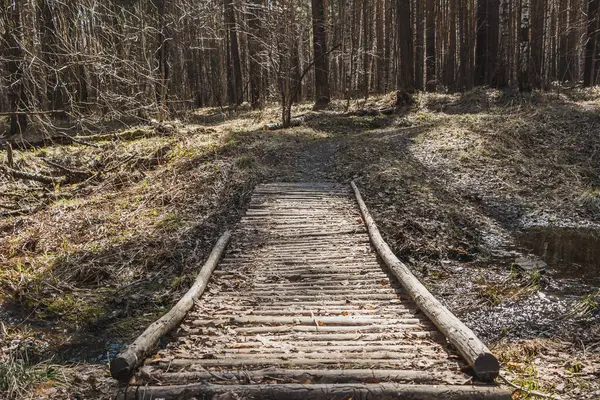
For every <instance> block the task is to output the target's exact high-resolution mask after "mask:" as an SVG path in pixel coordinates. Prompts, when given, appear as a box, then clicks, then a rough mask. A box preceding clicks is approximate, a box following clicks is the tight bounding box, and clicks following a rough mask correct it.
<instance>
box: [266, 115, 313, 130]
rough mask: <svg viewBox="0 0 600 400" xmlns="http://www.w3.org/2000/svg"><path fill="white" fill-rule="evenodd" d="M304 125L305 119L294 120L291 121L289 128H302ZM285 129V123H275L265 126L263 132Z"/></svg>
mask: <svg viewBox="0 0 600 400" xmlns="http://www.w3.org/2000/svg"><path fill="white" fill-rule="evenodd" d="M303 123H304V118H292V119H290V123H289V125H288V126H287V127H288V128H291V127H294V126H300V125H302V124H303ZM283 128H285V126H284V125H283V122H273V123H270V124H265V125H264V126H263V130H265V131H276V130H278V129H283Z"/></svg>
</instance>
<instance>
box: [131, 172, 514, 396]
mask: <svg viewBox="0 0 600 400" xmlns="http://www.w3.org/2000/svg"><path fill="white" fill-rule="evenodd" d="M175 336H176V337H175V338H174V339H173V340H172V341H171V342H170V343H169V344H168V345H167V346H166V347H164V348H163V349H162V350H160V351H159V352H158V353H156V355H155V356H153V357H151V358H149V359H147V360H146V361H145V363H144V365H143V367H142V368H141V369H140V371H139V372H138V374H137V375H136V378H135V385H134V386H131V387H130V388H129V391H128V393H129V394H128V395H127V396H126V397H127V398H146V399H149V398H193V397H195V398H213V397H212V396H213V395H218V394H219V393H227V392H229V391H232V392H236V393H238V395H240V396H241V397H240V398H269V397H272V398H289V399H292V398H328V399H329V398H335V399H349V398H353V399H355V400H356V399H362V398H365V399H366V398H411V399H412V398H415V399H417V398H419V399H420V398H509V397H507V393H506V392H504V391H502V390H500V389H499V388H497V387H494V386H493V385H483V384H482V385H478V384H477V383H476V382H475V384H474V378H472V377H471V376H469V375H468V374H467V373H465V372H463V371H465V370H467V367H468V366H467V365H466V363H465V362H464V361H463V360H462V359H461V357H460V356H459V355H457V354H456V353H455V352H453V351H452V350H451V349H450V348H449V346H448V345H447V342H446V338H445V337H444V336H443V335H442V334H441V333H440V332H439V331H438V330H437V328H436V327H435V325H434V324H433V323H432V322H431V321H430V320H429V319H428V318H427V317H426V316H425V315H424V314H423V313H422V312H420V310H419V309H418V307H417V306H416V304H415V303H414V302H413V301H412V300H411V299H410V298H409V296H407V295H406V294H405V293H404V292H403V289H402V287H401V286H400V285H399V283H398V282H397V281H396V280H395V279H394V278H393V276H392V275H391V274H390V273H389V272H388V270H387V267H386V266H385V265H384V264H382V262H381V261H380V260H379V259H378V257H377V254H376V252H375V251H374V250H373V248H372V247H371V244H370V240H369V235H368V232H367V230H366V227H365V224H364V222H363V219H362V217H361V214H360V211H359V208H358V207H357V204H356V200H355V199H354V197H353V194H352V191H351V189H350V187H348V186H346V185H338V184H324V183H322V184H318V183H302V184H300V183H294V184H291V183H277V184H266V185H260V186H258V187H257V188H256V189H255V191H254V193H253V196H252V199H251V203H250V207H249V209H248V210H247V213H246V215H245V217H244V218H243V219H242V220H241V222H240V223H239V225H238V226H237V228H236V230H235V231H234V233H233V237H232V241H231V243H230V245H229V248H228V250H227V252H226V254H225V256H224V258H223V259H222V260H221V262H220V264H219V266H218V268H217V269H216V270H215V271H214V273H213V275H212V277H211V280H210V282H209V285H208V288H207V291H206V292H205V293H204V295H203V297H202V298H201V300H200V301H198V302H197V303H196V306H195V307H194V308H193V309H192V311H190V312H189V313H188V315H187V317H186V318H185V320H184V322H183V324H182V325H181V327H180V329H179V330H178V331H177V332H176V335H175ZM232 398H235V397H232Z"/></svg>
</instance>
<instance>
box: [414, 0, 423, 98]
mask: <svg viewBox="0 0 600 400" xmlns="http://www.w3.org/2000/svg"><path fill="white" fill-rule="evenodd" d="M415 5H416V7H415V18H416V22H415V28H416V42H415V89H417V90H423V87H424V85H423V84H424V82H423V79H424V76H425V15H424V9H423V6H424V4H423V0H417V1H416V2H415Z"/></svg>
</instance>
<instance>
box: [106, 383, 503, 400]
mask: <svg viewBox="0 0 600 400" xmlns="http://www.w3.org/2000/svg"><path fill="white" fill-rule="evenodd" d="M225 393H228V394H231V393H237V394H242V395H243V398H245V399H270V400H279V399H285V400H304V399H313V400H326V399H348V398H355V399H383V398H385V399H388V398H389V399H392V398H393V399H415V400H416V399H447V400H458V399H461V400H465V399H490V400H491V399H496V400H509V399H510V398H511V397H510V393H509V392H507V391H506V390H504V389H502V388H499V387H495V386H469V385H410V384H407V385H402V384H397V383H390V382H385V383H376V384H364V383H337V384H308V385H304V384H297V383H290V384H266V385H216V384H210V383H202V382H200V383H191V384H189V385H176V386H129V387H126V388H123V389H121V390H120V391H119V392H118V393H117V397H116V398H117V399H120V400H141V399H189V398H192V397H198V398H202V399H211V398H217V397H218V396H219V395H221V394H225ZM231 398H234V396H231Z"/></svg>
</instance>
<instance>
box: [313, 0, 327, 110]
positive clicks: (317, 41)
mask: <svg viewBox="0 0 600 400" xmlns="http://www.w3.org/2000/svg"><path fill="white" fill-rule="evenodd" d="M326 2H327V0H312V23H313V57H314V64H315V106H314V108H315V109H320V108H322V107H325V106H327V105H328V104H329V101H330V94H329V56H328V52H327V18H326V15H325V12H326V10H327V4H326Z"/></svg>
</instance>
